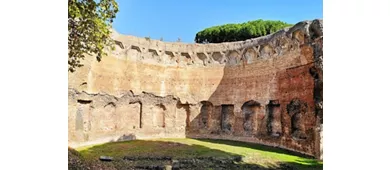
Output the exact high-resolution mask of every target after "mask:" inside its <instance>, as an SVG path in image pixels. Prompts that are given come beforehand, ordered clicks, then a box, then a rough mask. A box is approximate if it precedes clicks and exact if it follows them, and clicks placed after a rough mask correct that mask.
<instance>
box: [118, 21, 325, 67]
mask: <svg viewBox="0 0 390 170" xmlns="http://www.w3.org/2000/svg"><path fill="white" fill-rule="evenodd" d="M313 34H317V37H318V36H322V20H318V19H316V20H311V21H302V22H299V23H297V24H295V25H294V26H292V27H288V28H285V29H282V30H279V31H277V32H275V33H273V34H270V35H267V36H262V37H257V38H252V39H248V40H245V41H236V42H225V43H209V44H199V43H181V42H163V41H159V40H153V39H147V38H141V37H136V36H131V35H121V34H119V33H117V32H115V31H113V34H112V37H113V39H114V40H116V44H117V49H116V50H115V52H114V53H113V54H114V55H117V56H118V58H127V59H129V58H132V56H136V57H133V59H135V60H147V59H149V60H150V59H151V60H154V62H155V63H160V64H168V65H169V64H178V65H181V64H182V65H185V66H188V65H203V66H206V65H213V64H218V65H220V64H223V65H225V63H226V64H227V65H234V64H238V63H240V61H242V60H248V58H251V60H252V61H255V60H256V59H261V58H268V57H273V56H278V55H281V54H283V53H284V52H286V51H288V50H290V49H291V48H294V44H295V45H297V44H300V43H302V41H304V42H306V39H307V38H310V37H312V35H313ZM318 34H320V35H318ZM294 42H296V43H294ZM130 50H133V51H136V52H137V53H139V54H140V55H138V56H137V55H134V53H130V54H129V51H130ZM121 55H122V57H120V56H121ZM164 55H165V56H166V57H165V58H164V57H163V56H164ZM126 56H127V57H126ZM129 56H130V57H129ZM170 61H172V62H170ZM149 63H150V61H149Z"/></svg>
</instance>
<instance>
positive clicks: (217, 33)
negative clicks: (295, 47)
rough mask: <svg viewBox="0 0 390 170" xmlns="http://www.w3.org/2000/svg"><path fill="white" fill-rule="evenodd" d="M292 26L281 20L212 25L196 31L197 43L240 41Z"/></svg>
mask: <svg viewBox="0 0 390 170" xmlns="http://www.w3.org/2000/svg"><path fill="white" fill-rule="evenodd" d="M289 26H292V25H291V24H287V23H285V22H282V21H271V20H261V19H259V20H255V21H249V22H246V23H241V24H225V25H220V26H213V27H210V28H206V29H204V30H202V31H200V32H198V33H197V34H196V36H195V42H197V43H220V42H232V41H242V40H246V39H250V38H255V37H260V36H264V35H268V34H271V33H274V32H276V31H278V30H280V29H283V28H285V27H289Z"/></svg>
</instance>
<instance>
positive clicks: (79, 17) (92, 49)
mask: <svg viewBox="0 0 390 170" xmlns="http://www.w3.org/2000/svg"><path fill="white" fill-rule="evenodd" d="M117 12H118V5H117V3H116V2H115V0H95V1H91V0H68V70H69V71H71V72H73V71H75V69H76V68H77V67H81V66H82V64H81V62H80V61H81V59H84V58H85V55H94V56H96V58H97V60H98V61H100V60H101V57H102V56H104V55H106V53H105V52H104V48H105V47H111V48H113V47H114V46H113V44H114V41H113V40H112V39H111V38H110V33H111V31H110V29H111V27H112V22H113V19H114V18H115V17H116V13H117Z"/></svg>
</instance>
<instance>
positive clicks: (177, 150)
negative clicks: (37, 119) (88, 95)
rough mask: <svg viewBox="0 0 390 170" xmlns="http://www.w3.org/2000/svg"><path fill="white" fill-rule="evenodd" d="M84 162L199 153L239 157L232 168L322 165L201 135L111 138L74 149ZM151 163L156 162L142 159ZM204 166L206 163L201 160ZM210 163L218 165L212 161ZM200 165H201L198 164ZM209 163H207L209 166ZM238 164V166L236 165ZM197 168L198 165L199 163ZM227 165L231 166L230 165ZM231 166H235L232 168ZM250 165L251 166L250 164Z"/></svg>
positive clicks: (120, 165) (182, 156)
mask: <svg viewBox="0 0 390 170" xmlns="http://www.w3.org/2000/svg"><path fill="white" fill-rule="evenodd" d="M77 150H78V151H79V152H80V154H81V155H82V157H83V158H84V159H85V160H86V161H87V162H95V163H96V164H100V165H99V167H100V166H102V162H99V161H98V158H99V156H102V155H104V156H111V157H113V158H114V161H112V162H108V163H104V166H108V167H111V168H113V167H114V168H116V169H121V168H125V167H127V166H129V165H130V163H129V162H131V163H134V161H133V162H132V161H126V160H124V159H123V158H124V157H125V156H127V157H138V158H139V157H148V158H158V157H160V158H161V157H171V158H174V159H178V160H180V159H193V158H199V157H213V158H218V159H228V158H237V157H239V158H240V160H241V161H238V162H237V161H236V163H235V164H233V165H234V166H235V168H238V169H246V168H245V167H248V166H251V168H253V167H255V168H259V169H262V168H263V169H265V168H281V167H288V168H297V169H300V170H301V169H303V170H305V169H322V162H319V161H317V160H315V159H312V158H307V157H305V156H302V155H298V154H293V153H291V152H288V151H285V150H282V149H277V148H272V147H268V146H263V145H259V144H251V143H244V142H235V141H225V140H200V139H158V140H134V141H127V142H114V143H107V144H103V145H95V146H88V147H82V148H78V149H77ZM143 163H144V164H148V165H150V164H153V163H156V162H150V160H149V162H147V161H146V162H143ZM202 164H203V166H204V164H207V162H206V163H202ZM209 165H210V166H211V167H212V166H220V164H218V163H215V162H209ZM200 166H202V165H200ZM210 166H208V167H210ZM237 166H239V167H237ZM198 168H199V167H198ZM228 169H232V168H231V167H229V168H228ZM233 169H234V168H233ZM249 169H250V168H249Z"/></svg>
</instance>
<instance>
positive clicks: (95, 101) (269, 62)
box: [68, 20, 323, 159]
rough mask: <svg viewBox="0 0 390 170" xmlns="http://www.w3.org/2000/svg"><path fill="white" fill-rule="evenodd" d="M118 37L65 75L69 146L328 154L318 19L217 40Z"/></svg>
mask: <svg viewBox="0 0 390 170" xmlns="http://www.w3.org/2000/svg"><path fill="white" fill-rule="evenodd" d="M112 36H113V38H114V39H115V40H116V42H117V47H116V49H115V51H112V52H110V53H109V56H106V57H104V58H103V60H102V61H101V62H98V61H96V59H94V58H93V57H89V58H88V59H86V60H85V62H84V67H81V68H79V69H78V70H77V71H76V72H75V73H69V77H68V79H69V100H68V102H69V109H68V110H69V116H68V133H69V145H70V146H73V147H77V146H82V145H88V144H94V143H103V142H110V141H119V140H132V139H150V138H166V137H169V138H176V137H177V138H182V137H191V138H216V139H229V140H239V141H246V142H255V143H261V144H265V145H271V146H276V147H280V148H285V149H289V150H293V151H296V152H301V153H305V154H308V155H312V156H316V157H317V158H320V159H322V123H323V122H322V120H323V119H322V106H323V104H322V58H323V57H322V40H323V38H322V37H323V35H322V20H313V21H303V22H300V23H298V24H296V25H295V26H293V27H290V28H286V29H284V30H280V31H278V32H276V33H274V34H271V35H268V36H264V37H259V38H255V39H249V40H246V41H240V42H229V43H218V44H184V43H168V42H161V41H156V40H149V39H145V38H138V37H133V36H125V35H120V34H118V33H115V32H114V33H113V35H112Z"/></svg>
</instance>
